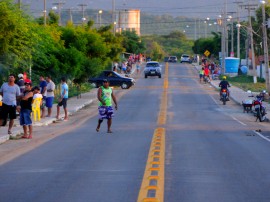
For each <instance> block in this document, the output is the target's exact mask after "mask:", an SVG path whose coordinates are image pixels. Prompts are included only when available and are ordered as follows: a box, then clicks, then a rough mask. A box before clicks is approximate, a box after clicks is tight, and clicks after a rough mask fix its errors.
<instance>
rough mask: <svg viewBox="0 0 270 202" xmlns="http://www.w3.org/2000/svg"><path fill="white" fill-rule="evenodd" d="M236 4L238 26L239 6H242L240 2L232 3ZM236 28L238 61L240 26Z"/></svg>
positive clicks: (238, 55) (238, 22) (238, 54)
mask: <svg viewBox="0 0 270 202" xmlns="http://www.w3.org/2000/svg"><path fill="white" fill-rule="evenodd" d="M233 3H236V4H237V24H238V25H239V24H240V13H239V5H240V4H242V3H243V2H242V1H236V2H233ZM236 27H237V58H239V59H240V26H236Z"/></svg>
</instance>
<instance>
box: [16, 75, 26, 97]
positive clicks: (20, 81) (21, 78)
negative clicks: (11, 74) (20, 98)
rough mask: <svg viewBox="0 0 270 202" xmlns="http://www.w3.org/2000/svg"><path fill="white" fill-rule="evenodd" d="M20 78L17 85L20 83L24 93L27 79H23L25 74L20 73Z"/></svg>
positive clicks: (21, 90)
mask: <svg viewBox="0 0 270 202" xmlns="http://www.w3.org/2000/svg"><path fill="white" fill-rule="evenodd" d="M18 78H19V81H18V82H17V85H18V86H19V88H20V92H21V94H23V92H24V89H25V85H24V83H25V81H24V79H23V74H19V75H18Z"/></svg>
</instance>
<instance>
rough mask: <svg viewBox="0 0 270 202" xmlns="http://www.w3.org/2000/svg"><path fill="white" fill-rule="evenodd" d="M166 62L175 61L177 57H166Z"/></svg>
mask: <svg viewBox="0 0 270 202" xmlns="http://www.w3.org/2000/svg"><path fill="white" fill-rule="evenodd" d="M168 62H177V57H176V56H170V57H169V59H168Z"/></svg>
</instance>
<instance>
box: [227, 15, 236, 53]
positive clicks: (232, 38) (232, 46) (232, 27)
mask: <svg viewBox="0 0 270 202" xmlns="http://www.w3.org/2000/svg"><path fill="white" fill-rule="evenodd" d="M235 13H236V12H228V14H230V16H229V18H228V19H229V20H230V22H231V53H230V56H231V57H232V56H233V54H234V37H233V35H234V26H233V25H234V24H233V19H234V18H233V14H235Z"/></svg>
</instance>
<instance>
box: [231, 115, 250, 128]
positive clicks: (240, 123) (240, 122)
mask: <svg viewBox="0 0 270 202" xmlns="http://www.w3.org/2000/svg"><path fill="white" fill-rule="evenodd" d="M231 117H232V119H233V120H235V121H237V122H238V123H240V124H242V125H243V126H246V125H247V124H245V123H243V122H241V121H239V120H238V119H237V118H235V117H233V116H231Z"/></svg>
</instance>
